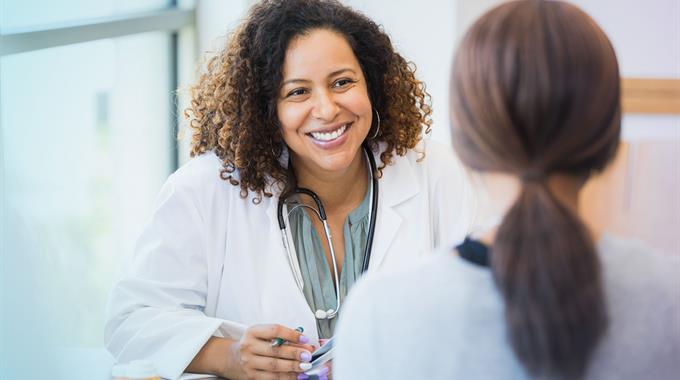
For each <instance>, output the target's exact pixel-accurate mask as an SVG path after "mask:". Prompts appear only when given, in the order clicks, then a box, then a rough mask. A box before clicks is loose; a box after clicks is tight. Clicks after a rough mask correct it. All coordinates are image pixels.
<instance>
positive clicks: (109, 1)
mask: <svg viewBox="0 0 680 380" xmlns="http://www.w3.org/2000/svg"><path fill="white" fill-rule="evenodd" d="M169 5H170V1H169V0H59V1H54V0H0V31H5V30H8V29H17V28H28V27H34V26H37V25H45V24H48V25H49V24H56V23H64V22H73V21H78V20H84V19H92V18H98V17H106V16H114V15H120V14H125V13H132V12H143V11H151V10H157V9H161V8H165V7H167V6H169Z"/></svg>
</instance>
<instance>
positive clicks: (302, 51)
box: [283, 29, 360, 80]
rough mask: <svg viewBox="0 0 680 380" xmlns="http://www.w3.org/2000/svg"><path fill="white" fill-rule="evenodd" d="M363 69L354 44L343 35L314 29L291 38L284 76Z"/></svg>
mask: <svg viewBox="0 0 680 380" xmlns="http://www.w3.org/2000/svg"><path fill="white" fill-rule="evenodd" d="M345 68H350V69H353V70H355V71H357V72H360V66H359V61H358V60H357V58H356V56H355V55H354V52H353V51H352V47H351V46H350V45H349V43H348V42H347V40H346V39H345V37H344V36H342V35H341V34H339V33H337V32H334V31H330V30H327V29H314V30H311V31H310V32H308V33H306V34H304V35H301V36H298V37H295V38H293V39H292V40H291V41H290V44H289V45H288V49H287V50H286V55H285V58H284V61H283V79H284V80H286V79H292V78H299V79H314V78H315V77H319V76H321V77H324V76H326V75H328V73H332V72H334V71H337V70H339V69H345Z"/></svg>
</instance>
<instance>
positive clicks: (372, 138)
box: [371, 108, 380, 140]
mask: <svg viewBox="0 0 680 380" xmlns="http://www.w3.org/2000/svg"><path fill="white" fill-rule="evenodd" d="M373 111H375V117H376V119H378V125H377V126H376V127H375V133H374V134H373V136H371V140H375V138H376V137H378V133H380V114H379V113H378V110H377V109H375V108H373Z"/></svg>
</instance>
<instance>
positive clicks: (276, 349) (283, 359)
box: [231, 325, 314, 380]
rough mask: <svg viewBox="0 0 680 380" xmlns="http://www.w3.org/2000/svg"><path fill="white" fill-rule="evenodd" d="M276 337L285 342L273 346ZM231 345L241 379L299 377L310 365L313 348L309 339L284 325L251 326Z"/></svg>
mask: <svg viewBox="0 0 680 380" xmlns="http://www.w3.org/2000/svg"><path fill="white" fill-rule="evenodd" d="M276 338H282V339H284V340H285V341H286V343H285V344H283V345H280V346H274V345H272V340H274V339H276ZM231 348H232V356H233V358H234V359H235V360H234V362H233V363H235V364H237V365H238V366H239V367H240V370H241V371H240V372H242V378H244V379H258V380H259V379H277V380H278V379H291V380H295V379H297V378H298V375H300V374H301V373H302V372H304V371H306V370H308V369H309V368H311V364H309V362H310V361H311V359H312V352H313V351H314V347H313V346H311V345H310V344H309V338H307V337H306V336H304V335H303V334H302V333H300V332H298V331H296V330H293V329H289V328H287V327H284V326H281V325H256V326H251V327H249V328H248V329H247V330H246V331H245V333H244V334H243V337H242V338H241V340H239V341H238V342H236V343H235V344H233V345H232V347H231ZM300 378H304V375H302V376H301V377H300Z"/></svg>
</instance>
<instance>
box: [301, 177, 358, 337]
mask: <svg viewBox="0 0 680 380" xmlns="http://www.w3.org/2000/svg"><path fill="white" fill-rule="evenodd" d="M370 187H371V181H369V190H368V191H366V195H365V196H364V199H363V200H362V201H361V204H360V205H359V207H357V208H356V209H354V210H353V211H352V212H350V213H349V215H348V216H347V219H346V220H345V224H344V228H343V231H344V232H343V235H344V239H345V259H344V262H343V265H342V271H341V272H340V273H339V274H338V276H339V279H340V304H341V305H342V301H343V300H344V298H345V295H346V294H347V291H348V289H349V288H350V287H352V285H353V284H354V282H355V281H356V280H357V279H358V278H359V277H360V276H361V267H362V266H363V263H364V249H365V246H366V239H367V235H368V224H369V217H368V213H369V209H370V203H371V202H370V199H369V198H370V193H371V191H370ZM295 204H299V201H298V200H297V199H296V200H295V201H294V202H291V204H290V205H289V206H288V207H289V210H293V207H294V206H295ZM304 210H305V208H304V207H297V208H295V209H294V210H293V211H292V212H291V213H290V216H289V218H290V219H289V223H290V229H291V234H292V238H293V242H294V244H295V251H296V252H297V257H298V262H299V263H300V271H301V272H302V279H303V280H304V282H305V285H304V287H303V293H304V294H305V298H306V299H307V303H308V304H309V307H310V308H311V309H312V312H315V311H316V310H318V309H321V310H328V309H335V307H336V306H337V305H336V299H335V287H334V285H333V269H332V268H333V263H332V262H331V263H329V262H328V261H327V260H326V255H325V254H324V250H323V246H322V244H321V240H320V239H326V236H325V235H322V236H321V238H320V237H319V235H318V234H317V233H316V230H315V229H314V227H313V226H312V221H311V220H310V219H309V213H307V212H305V211H304ZM313 217H314V218H316V216H315V215H314V216H313ZM340 311H342V309H341V310H340ZM338 317H339V313H338V316H336V317H335V318H333V319H330V320H328V319H324V320H317V321H316V325H317V329H318V331H319V338H321V339H328V338H331V337H332V336H333V330H334V329H335V323H336V321H337V320H338Z"/></svg>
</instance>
